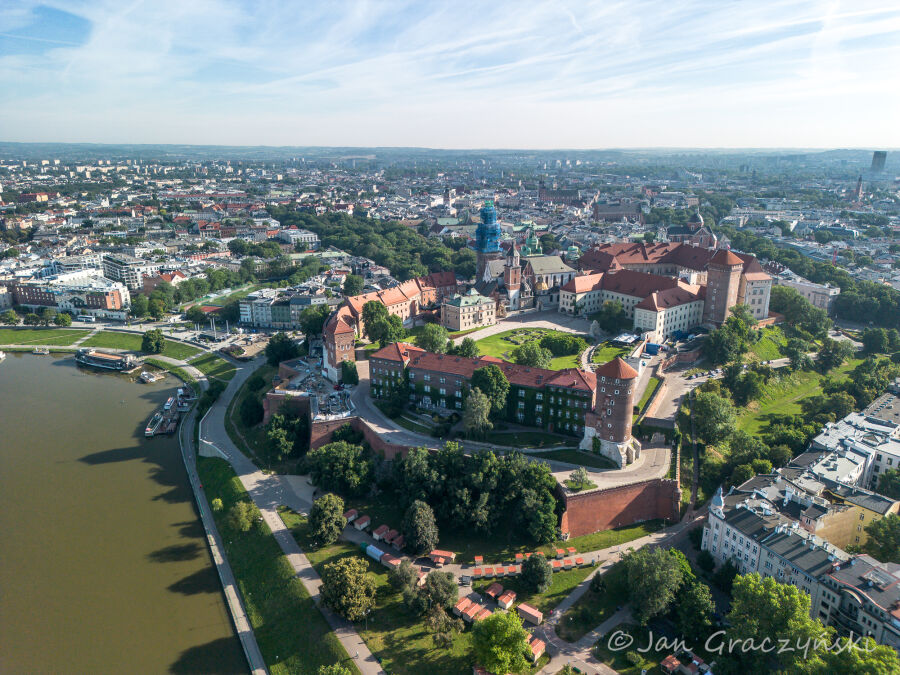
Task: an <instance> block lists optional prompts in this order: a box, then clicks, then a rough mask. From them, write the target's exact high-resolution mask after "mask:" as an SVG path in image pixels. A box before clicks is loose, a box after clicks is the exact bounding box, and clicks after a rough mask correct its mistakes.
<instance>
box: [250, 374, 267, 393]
mask: <svg viewBox="0 0 900 675" xmlns="http://www.w3.org/2000/svg"><path fill="white" fill-rule="evenodd" d="M265 386H266V381H265V379H263V376H262V375H260V374H259V373H256V374H255V375H252V376H251V377H250V379H249V380H247V388H248V389H249V390H250V391H259V390H260V389H262V388H263V387H265Z"/></svg>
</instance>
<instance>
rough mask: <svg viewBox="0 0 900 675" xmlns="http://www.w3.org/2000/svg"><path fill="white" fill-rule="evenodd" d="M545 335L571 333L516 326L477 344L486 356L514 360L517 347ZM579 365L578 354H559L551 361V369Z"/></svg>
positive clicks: (483, 339)
mask: <svg viewBox="0 0 900 675" xmlns="http://www.w3.org/2000/svg"><path fill="white" fill-rule="evenodd" d="M545 335H569V333H564V332H563V331H557V330H551V329H549V328H516V329H514V330H508V331H504V332H503V333H497V334H495V335H490V336H488V337H486V338H482V339H480V340H478V341H477V342H476V343H475V344H477V345H478V350H479V351H480V352H481V354H482V355H484V356H496V357H497V358H498V359H503V360H504V361H512V359H513V357H512V352H513V350H514V349H516V347H520V346H522V345H523V344H525V343H526V342H532V341H534V340H539V339H540V338H542V337H544V336H545ZM582 337H583V336H582ZM476 339H477V337H476ZM578 365H579V360H578V354H571V355H568V356H558V357H555V358H553V359H552V360H551V361H550V369H551V370H562V369H563V368H577V367H578Z"/></svg>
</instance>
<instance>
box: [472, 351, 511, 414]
mask: <svg viewBox="0 0 900 675" xmlns="http://www.w3.org/2000/svg"><path fill="white" fill-rule="evenodd" d="M471 386H472V388H473V389H475V388H478V389H480V390H481V391H482V392H483V393H484V395H485V396H487V397H488V400H489V401H490V402H491V413H492V414H498V413H500V412H501V411H503V410H504V409H505V408H506V397H507V395H508V394H509V380H507V379H506V375H504V374H503V371H502V370H500V368H498V367H497V366H496V365H494V364H493V363H492V364H490V365H487V366H484V367H483V368H478V369H477V370H476V371H475V372H474V373H472V381H471Z"/></svg>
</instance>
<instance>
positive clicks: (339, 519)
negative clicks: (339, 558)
mask: <svg viewBox="0 0 900 675" xmlns="http://www.w3.org/2000/svg"><path fill="white" fill-rule="evenodd" d="M309 525H310V528H311V533H312V537H313V539H314V540H315V541H316V542H318V544H319V545H320V546H326V545H328V544H333V543H334V542H336V541H337V540H338V538H339V537H340V536H341V532H343V531H344V527H346V525H347V519H346V518H344V500H343V499H341V498H340V497H338V496H337V495H335V494H327V495H324V496H322V497H319V498H318V499H317V500H315V501H314V502H313V505H312V508H311V509H310V511H309Z"/></svg>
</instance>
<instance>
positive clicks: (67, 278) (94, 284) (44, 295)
mask: <svg viewBox="0 0 900 675" xmlns="http://www.w3.org/2000/svg"><path fill="white" fill-rule="evenodd" d="M12 292H13V297H14V298H15V303H16V304H19V305H23V306H25V307H29V308H32V309H39V308H43V307H53V308H55V309H56V310H57V311H61V312H70V313H72V314H91V315H94V316H98V317H103V318H109V319H118V320H124V319H125V318H126V316H127V314H128V309H129V307H130V306H131V294H130V293H129V291H128V288H126V287H125V285H124V284H121V283H119V282H115V281H111V280H109V279H106V278H104V277H101V276H99V273H95V274H90V273H85V272H82V273H70V274H65V275H58V276H56V277H49V278H46V279H34V280H29V281H23V282H20V283H17V284H15V286H13V291H12Z"/></svg>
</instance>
